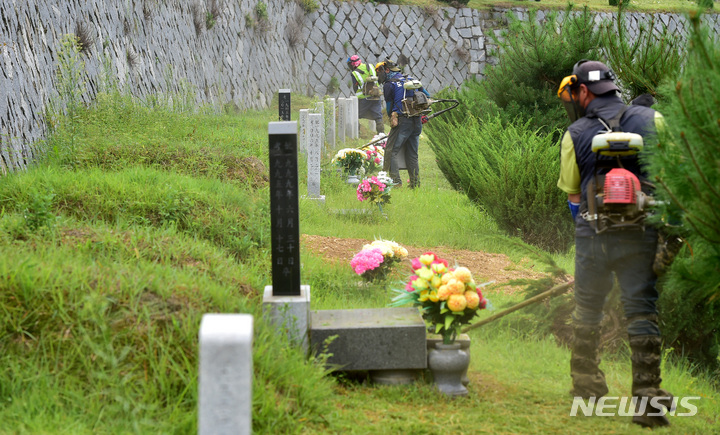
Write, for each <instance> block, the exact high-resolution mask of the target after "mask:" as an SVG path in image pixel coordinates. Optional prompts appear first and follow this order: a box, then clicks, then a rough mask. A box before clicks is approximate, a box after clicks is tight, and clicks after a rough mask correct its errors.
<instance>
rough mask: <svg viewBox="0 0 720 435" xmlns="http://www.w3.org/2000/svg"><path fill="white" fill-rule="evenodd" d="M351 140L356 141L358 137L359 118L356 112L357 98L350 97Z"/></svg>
mask: <svg viewBox="0 0 720 435" xmlns="http://www.w3.org/2000/svg"><path fill="white" fill-rule="evenodd" d="M352 120H353V123H352V134H353V135H352V138H353V139H357V138H359V137H360V116H359V112H358V98H357V97H355V96H353V97H352Z"/></svg>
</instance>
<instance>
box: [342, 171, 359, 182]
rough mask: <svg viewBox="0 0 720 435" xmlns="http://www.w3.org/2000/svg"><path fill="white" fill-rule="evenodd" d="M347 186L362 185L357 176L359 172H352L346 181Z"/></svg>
mask: <svg viewBox="0 0 720 435" xmlns="http://www.w3.org/2000/svg"><path fill="white" fill-rule="evenodd" d="M345 182H346V183H347V184H360V177H358V175H357V170H355V171H352V172H351V173H350V174H348V177H347V180H345Z"/></svg>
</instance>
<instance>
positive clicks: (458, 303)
mask: <svg viewBox="0 0 720 435" xmlns="http://www.w3.org/2000/svg"><path fill="white" fill-rule="evenodd" d="M447 306H448V308H450V311H454V312H459V311H463V310H465V307H466V306H467V299H465V296H464V295H450V297H449V298H448V300H447Z"/></svg>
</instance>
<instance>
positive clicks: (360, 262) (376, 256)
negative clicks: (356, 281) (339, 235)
mask: <svg viewBox="0 0 720 435" xmlns="http://www.w3.org/2000/svg"><path fill="white" fill-rule="evenodd" d="M407 255H408V252H407V249H405V248H403V247H402V246H400V245H398V244H397V243H395V242H392V241H389V240H375V241H374V242H372V243H370V244H368V245H365V246H363V248H362V250H360V252H358V253H357V254H355V256H354V257H353V259H352V260H350V266H351V267H352V268H353V270H354V271H355V273H357V274H358V275H360V276H361V277H363V279H365V280H366V281H370V282H372V281H377V280H381V279H385V278H386V277H387V275H388V273H390V270H391V269H392V267H393V266H394V265H395V263H399V262H400V261H402V260H403V259H404V258H406V257H407Z"/></svg>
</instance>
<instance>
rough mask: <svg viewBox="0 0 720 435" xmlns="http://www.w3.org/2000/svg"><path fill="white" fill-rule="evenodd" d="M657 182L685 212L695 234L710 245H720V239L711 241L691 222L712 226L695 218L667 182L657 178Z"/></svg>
mask: <svg viewBox="0 0 720 435" xmlns="http://www.w3.org/2000/svg"><path fill="white" fill-rule="evenodd" d="M655 180H656V181H657V182H658V183H660V184H661V185H662V186H663V187H664V188H665V191H666V192H667V193H668V195H670V198H671V199H672V200H673V201H674V202H675V204H677V206H678V207H680V210H682V211H683V212H685V220H687V222H688V223H689V224H690V226H692V227H693V229H694V230H695V233H696V234H697V235H698V236H700V237H702V238H703V239H705V240H707V241H708V242H710V243H720V238H719V239H717V240H713V239H711V238H710V237H709V236H705V235H704V234H703V233H702V231H700V229H699V228H698V227H696V226H695V223H694V222H693V220H691V219H694V220H697V221H698V222H700V223H701V224H702V225H703V226H706V227H708V228H712V227H711V226H710V225H708V224H707V223H705V222H704V221H702V220H701V219H698V218H696V217H694V215H693V214H692V213H690V211H689V210H688V209H687V208H685V207H684V206H683V204H682V202H680V201H679V200H678V198H677V197H676V196H675V194H674V193H673V192H672V190H670V187H668V185H667V184H665V182H664V181H663V180H662V179H661V178H660V177H658V176H655Z"/></svg>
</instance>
